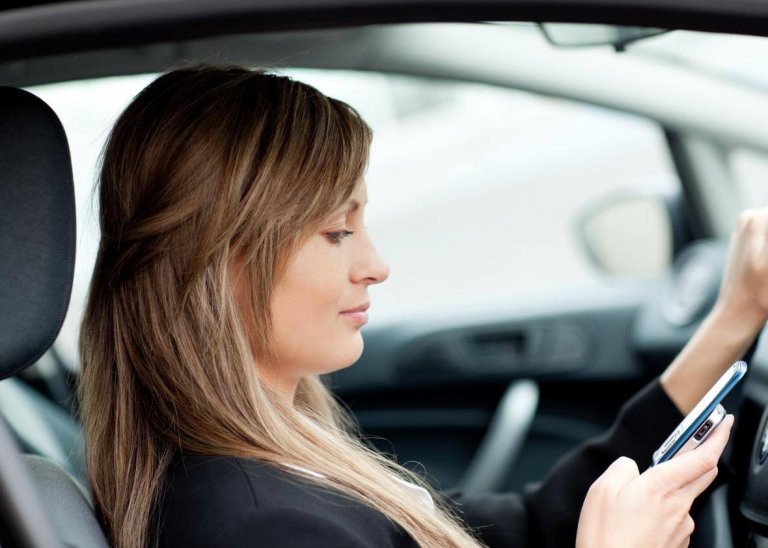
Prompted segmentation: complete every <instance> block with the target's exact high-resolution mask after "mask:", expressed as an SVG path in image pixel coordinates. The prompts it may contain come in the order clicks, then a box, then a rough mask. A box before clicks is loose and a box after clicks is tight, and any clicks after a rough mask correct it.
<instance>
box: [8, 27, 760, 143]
mask: <svg viewBox="0 0 768 548" xmlns="http://www.w3.org/2000/svg"><path fill="white" fill-rule="evenodd" d="M517 30H518V32H514V33H513V32H510V31H509V29H508V28H506V27H504V26H501V25H477V24H469V25H468V24H422V25H418V24H410V25H383V26H368V27H357V28H355V27H350V28H341V29H326V30H308V31H293V32H278V33H261V34H259V33H256V34H247V35H233V36H223V37H217V38H205V39H197V40H189V41H182V42H175V43H161V44H153V45H147V46H141V47H130V48H115V49H109V50H99V51H93V52H81V53H70V54H64V55H57V56H50V57H40V58H34V59H30V60H26V61H16V62H11V63H2V64H0V82H2V83H4V84H8V85H15V86H28V85H34V84H42V83H48V82H56V81H66V80H71V79H81V78H94V77H101V76H114V75H126V74H139V73H151V72H161V71H163V70H166V69H167V68H169V67H170V66H173V65H174V64H176V63H178V62H179V61H180V60H190V61H192V60H194V61H207V62H227V63H230V62H234V63H242V64H247V65H252V66H266V67H273V68H278V69H279V68H283V67H302V68H324V69H334V68H339V69H351V70H362V71H377V72H384V73H393V74H404V75H413V76H422V77H429V78H436V79H449V80H459V81H462V80H464V81H470V82H482V83H486V84H491V85H497V86H501V87H509V88H515V89H522V90H527V91H531V92H535V93H539V94H544V95H549V96H554V97H562V98H567V99H572V100H577V101H581V102H585V103H589V104H594V105H598V106H602V107H608V108H613V109H616V110H620V111H624V112H629V113H633V114H637V115H640V116H644V117H648V118H652V119H654V120H657V121H659V122H660V123H661V124H663V125H664V126H666V127H668V128H671V129H673V130H678V131H681V132H685V133H690V134H694V135H697V136H700V137H703V138H706V139H712V140H715V141H717V142H718V143H720V144H723V145H725V146H745V147H748V148H753V149H757V150H762V151H766V152H768V134H767V133H766V132H765V131H764V130H763V128H764V127H768V101H766V100H765V99H766V97H765V94H764V93H761V92H759V91H757V90H755V89H750V88H748V87H745V86H740V85H738V84H735V83H729V82H727V81H724V80H723V79H720V78H716V77H713V76H711V75H707V74H699V73H696V72H695V71H691V70H685V69H684V68H681V67H677V66H674V65H670V64H665V63H659V62H654V61H653V60H652V59H646V58H643V57H641V56H632V55H626V54H621V55H617V54H615V53H614V52H613V51H611V50H610V49H609V48H602V49H600V48H598V49H579V50H568V51H564V50H562V49H559V48H554V47H552V46H550V45H549V44H547V43H546V41H545V40H544V39H543V38H542V37H541V35H540V34H539V33H538V32H536V30H535V29H534V28H531V29H529V30H530V32H519V29H517ZM499 51H510V52H511V53H510V55H508V56H500V55H498V52H499ZM515 52H523V54H521V55H515V54H514V53H515ZM586 76H588V77H586ZM692 89H695V90H696V92H695V93H694V94H691V91H690V90H692ZM713 104H717V105H718V108H717V109H713V108H712V105H713Z"/></svg>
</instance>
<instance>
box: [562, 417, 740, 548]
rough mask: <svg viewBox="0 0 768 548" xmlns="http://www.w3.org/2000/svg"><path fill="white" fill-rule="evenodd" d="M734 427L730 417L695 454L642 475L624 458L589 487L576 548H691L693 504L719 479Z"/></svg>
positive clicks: (670, 461) (635, 466) (671, 461)
mask: <svg viewBox="0 0 768 548" xmlns="http://www.w3.org/2000/svg"><path fill="white" fill-rule="evenodd" d="M732 425H733V415H728V416H727V417H726V418H725V419H724V420H723V422H722V423H720V425H719V426H718V427H717V428H716V429H715V431H714V432H712V434H710V436H709V439H707V441H706V442H705V443H703V444H702V445H700V446H699V447H698V448H697V449H696V450H695V451H689V452H687V453H685V454H682V455H679V456H676V457H674V458H673V459H671V460H669V461H667V462H664V463H662V464H659V465H657V466H655V467H653V468H651V469H650V470H648V471H646V472H645V473H643V474H642V475H641V474H640V473H639V472H638V469H637V465H636V464H635V462H634V461H633V460H632V459H629V458H626V457H621V458H619V459H618V460H616V461H615V462H614V463H613V464H611V465H610V466H609V467H608V469H607V470H606V471H605V472H604V473H603V475H602V476H600V477H599V478H597V480H596V481H595V482H594V483H593V484H592V487H590V489H589V492H588V493H587V497H586V498H585V499H584V505H583V506H582V509H581V516H580V517H579V528H578V533H577V538H576V547H577V548H608V547H610V548H613V547H622V548H634V547H642V548H656V547H664V548H668V547H669V548H675V547H679V546H688V543H689V541H690V536H691V533H692V532H693V527H694V523H693V519H692V518H691V516H690V515H689V513H688V512H690V509H691V504H693V501H694V500H695V499H696V497H697V496H699V495H700V494H701V493H702V492H703V491H704V490H705V489H706V488H707V487H708V486H709V484H711V483H712V481H713V480H714V479H715V476H717V461H718V460H719V458H720V454H721V453H722V452H723V449H724V448H725V445H726V443H727V442H728V435H729V433H730V431H731V427H732Z"/></svg>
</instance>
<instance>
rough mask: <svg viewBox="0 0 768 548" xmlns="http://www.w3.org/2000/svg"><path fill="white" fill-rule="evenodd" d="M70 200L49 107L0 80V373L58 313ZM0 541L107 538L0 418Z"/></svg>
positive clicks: (23, 363) (49, 463) (68, 278)
mask: <svg viewBox="0 0 768 548" xmlns="http://www.w3.org/2000/svg"><path fill="white" fill-rule="evenodd" d="M74 203H75V200H74V189H73V183H72V168H71V164H70V158H69V149H68V145H67V140H66V136H65V134H64V130H63V128H62V126H61V123H60V122H59V120H58V118H57V117H56V114H55V113H54V112H53V111H52V110H51V109H50V108H49V107H48V106H47V105H46V104H45V103H44V102H43V101H41V100H40V99H38V98H37V97H35V96H34V95H32V94H31V93H28V92H26V91H23V90H20V89H15V88H9V87H0V257H2V260H0V379H6V378H9V377H13V376H14V375H16V374H18V373H19V372H21V371H22V370H23V369H24V368H26V367H27V366H29V365H30V364H32V363H34V362H35V361H36V360H38V359H39V358H40V357H41V356H42V355H43V353H44V352H45V351H46V350H47V349H48V348H50V346H51V345H52V344H53V341H54V340H55V338H56V336H57V334H58V332H59V329H60V328H61V325H62V322H63V321H64V316H65V314H66V311H67V307H68V305H69V297H70V292H71V289H72V276H73V271H74V259H75V206H74ZM30 410H31V411H30V412H34V407H31V408H30ZM17 411H18V409H17ZM0 545H2V546H3V548H16V547H34V548H51V547H55V546H63V545H65V546H78V547H84V548H85V547H87V548H91V547H93V548H102V547H105V546H108V544H107V541H106V538H105V536H104V533H103V532H102V530H101V528H100V526H99V523H98V521H97V519H96V517H95V515H94V513H93V509H92V507H91V505H90V503H89V501H88V498H87V496H86V494H85V493H84V491H83V490H82V489H81V488H80V487H79V486H78V484H77V483H76V482H75V481H74V480H73V479H72V477H71V476H70V475H69V474H68V473H67V471H66V470H65V469H64V468H62V466H61V465H60V464H58V463H56V462H54V461H53V460H50V459H48V458H45V457H41V456H29V455H27V456H23V457H22V456H21V455H20V453H19V450H18V446H17V444H16V442H15V440H14V437H13V436H12V434H11V432H10V430H9V428H8V424H7V422H6V421H5V419H1V418H0Z"/></svg>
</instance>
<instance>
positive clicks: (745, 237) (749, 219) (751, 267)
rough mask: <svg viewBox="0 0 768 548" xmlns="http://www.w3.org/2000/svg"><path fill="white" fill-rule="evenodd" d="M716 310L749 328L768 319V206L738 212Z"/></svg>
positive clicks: (733, 321)
mask: <svg viewBox="0 0 768 548" xmlns="http://www.w3.org/2000/svg"><path fill="white" fill-rule="evenodd" d="M715 312H716V313H717V314H719V315H721V316H724V317H725V318H728V320H729V321H730V322H732V323H734V324H735V325H738V326H740V327H742V326H743V328H745V329H751V330H756V329H758V328H760V327H762V325H763V324H764V323H765V321H766V319H768V208H764V209H751V210H746V211H743V212H742V213H741V215H740V216H739V223H738V227H737V229H736V230H735V231H734V232H733V234H732V235H731V243H730V247H729V251H728V260H727V262H726V267H725V273H724V275H723V281H722V283H721V285H720V294H719V295H718V298H717V303H716V304H715Z"/></svg>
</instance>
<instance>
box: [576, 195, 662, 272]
mask: <svg viewBox="0 0 768 548" xmlns="http://www.w3.org/2000/svg"><path fill="white" fill-rule="evenodd" d="M579 237H580V239H581V242H582V244H583V246H584V248H585V250H586V253H587V256H588V257H589V259H590V260H591V262H592V263H593V264H594V265H595V266H596V267H597V268H598V269H600V270H601V271H603V272H604V273H606V274H611V275H618V276H630V277H643V278H645V277H652V276H656V275H660V274H662V273H663V272H664V271H665V270H666V269H667V268H668V267H669V265H670V264H671V262H672V257H673V253H674V239H673V233H672V223H671V221H670V215H669V211H668V207H667V204H666V202H665V199H664V197H662V196H654V195H629V196H627V195H624V196H621V195H619V196H616V197H612V198H608V199H604V200H602V201H600V202H598V203H597V204H595V205H592V206H590V207H588V208H587V210H586V211H585V212H584V213H583V215H582V218H581V220H580V223H579Z"/></svg>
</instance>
